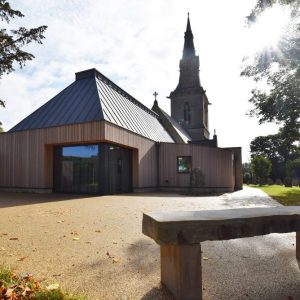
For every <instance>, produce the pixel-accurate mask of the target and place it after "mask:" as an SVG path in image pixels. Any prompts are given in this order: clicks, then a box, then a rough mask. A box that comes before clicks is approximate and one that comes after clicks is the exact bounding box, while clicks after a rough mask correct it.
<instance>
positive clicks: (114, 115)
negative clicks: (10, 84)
mask: <svg viewBox="0 0 300 300" xmlns="http://www.w3.org/2000/svg"><path fill="white" fill-rule="evenodd" d="M101 120H106V121H108V122H111V123H114V124H116V125H118V126H120V127H123V128H125V129H128V130H130V131H132V132H135V133H137V134H140V135H142V136H144V137H146V138H149V139H151V140H154V141H157V142H171V143H172V142H174V140H173V139H172V138H171V136H170V135H169V134H168V132H167V131H166V130H165V128H164V127H163V125H162V124H161V123H160V122H159V120H158V116H157V115H156V113H155V112H153V111H152V110H150V109H149V108H147V107H146V106H144V105H143V104H142V103H140V102H139V101H138V100H136V99H135V98H133V97H132V96H130V95H129V94H128V93H126V92H125V91H124V90H122V89H121V88H120V87H118V86H117V85H116V84H115V83H113V82H112V81H111V80H109V79H108V78H107V77H105V76H104V75H103V74H101V73H100V72H99V71H97V70H96V69H90V70H86V71H82V72H79V73H76V81H75V82H73V83H72V84H71V85H69V86H68V87H67V88H65V89H64V90H63V91H61V92H60V93H59V94H57V95H56V96H55V97H53V98H52V99H51V100H50V101H48V102H47V103H45V104H44V105H43V106H41V107H40V108H39V109H37V110H36V111H34V112H33V113H32V114H30V115H29V116H28V117H26V118H25V119H24V120H22V121H21V122H20V123H18V124H17V125H16V126H14V127H13V128H12V129H10V130H9V132H15V131H23V130H30V129H36V128H47V127H53V126H60V125H69V124H76V123H83V122H91V121H101Z"/></svg>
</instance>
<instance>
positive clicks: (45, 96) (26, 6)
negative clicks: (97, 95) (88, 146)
mask: <svg viewBox="0 0 300 300" xmlns="http://www.w3.org/2000/svg"><path fill="white" fill-rule="evenodd" d="M254 2H255V0H248V1H235V0H231V1H216V0H215V1H208V0H206V1H197V0H188V1H180V0H164V1H160V0H114V1H104V0H99V1H96V0H85V1H77V0H76V1H75V0H26V1H25V0H19V1H16V0H14V1H11V4H12V5H13V6H14V7H15V8H17V9H20V10H21V11H22V12H23V13H24V14H25V17H24V18H22V19H21V20H16V21H15V22H12V23H11V24H10V26H12V27H13V26H17V25H23V26H28V27H34V26H39V25H44V24H46V25H48V30H47V32H46V39H45V41H44V43H43V45H31V46H30V47H28V50H29V51H31V52H32V53H33V54H34V55H35V56H36V58H35V59H34V60H33V61H31V62H29V63H28V64H27V66H26V67H25V68H24V69H22V70H17V71H16V72H14V73H11V74H10V75H8V76H6V77H4V78H3V79H2V80H1V82H0V98H3V99H6V100H7V108H6V109H4V110H3V109H1V110H0V119H1V121H2V122H3V124H4V128H5V130H8V129H9V128H11V127H12V126H13V125H15V124H16V123H18V122H19V121H20V120H21V119H22V118H24V117H25V116H26V115H28V114H29V113H31V112H32V111H33V110H35V109H37V108H38V107H39V106H41V105H42V104H43V103H45V102H46V101H47V100H49V99H50V98H52V97H53V96H55V95H56V94H57V93H58V92H59V91H61V90H62V89H64V88H65V87H66V86H67V85H68V84H70V83H71V82H72V81H73V80H74V78H75V75H74V73H75V72H78V71H82V70H84V69H88V68H93V67H96V68H97V69H98V70H99V71H100V72H102V73H103V74H104V75H105V76H107V77H109V78H110V79H111V80H113V81H114V82H116V83H117V84H118V85H120V86H121V87H122V88H123V89H125V90H126V91H127V92H128V93H130V94H131V95H132V96H134V97H135V98H137V99H138V100H140V101H141V102H142V103H143V104H145V105H146V106H148V107H151V106H152V104H153V100H154V99H153V92H154V91H157V92H158V93H159V96H158V100H159V105H160V106H161V107H162V108H163V109H165V110H166V111H167V112H169V111H170V102H169V99H167V98H166V96H168V95H169V94H170V92H171V91H172V90H174V89H175V88H176V86H177V83H178V77H179V72H178V70H179V59H180V58H181V54H182V48H183V37H184V31H185V27H186V12H187V10H188V9H189V11H190V17H191V25H192V30H193V33H194V41H195V47H196V50H197V53H198V55H199V56H200V78H201V82H202V84H203V86H204V89H206V90H207V95H208V97H209V100H210V102H212V103H213V105H212V106H211V107H210V116H209V119H210V128H211V132H213V129H214V128H216V129H217V132H218V135H219V136H218V138H219V142H220V146H224V147H228V146H231V145H232V146H239V145H242V146H243V147H244V149H245V151H244V156H247V155H248V146H249V142H250V140H251V139H252V138H253V137H254V136H256V135H258V134H263V133H270V132H271V131H272V130H274V129H270V128H268V129H264V128H263V127H258V125H257V122H256V121H255V120H250V119H249V117H247V116H246V115H245V113H246V111H247V110H248V109H249V108H250V104H249V103H248V102H247V100H248V98H249V95H250V94H249V93H250V89H251V82H250V81H249V80H247V79H244V78H240V76H239V73H240V64H241V60H242V57H243V55H244V54H243V53H244V50H245V48H246V45H247V34H246V28H245V16H246V15H247V14H248V13H249V11H250V10H251V7H252V6H253V4H254ZM249 126H251V131H250V130H249V129H248V128H249ZM245 130H247V131H248V133H247V134H246V135H245ZM249 131H250V132H249Z"/></svg>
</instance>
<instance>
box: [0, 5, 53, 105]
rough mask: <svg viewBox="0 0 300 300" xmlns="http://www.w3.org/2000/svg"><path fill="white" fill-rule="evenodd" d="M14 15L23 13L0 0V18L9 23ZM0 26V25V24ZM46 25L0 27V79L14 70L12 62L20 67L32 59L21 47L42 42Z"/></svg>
mask: <svg viewBox="0 0 300 300" xmlns="http://www.w3.org/2000/svg"><path fill="white" fill-rule="evenodd" d="M15 17H19V18H22V17H24V15H23V14H22V13H21V12H20V11H19V10H15V9H13V8H12V7H11V6H10V4H9V2H8V1H6V0H0V20H1V21H2V22H3V21H4V22H6V23H9V22H10V21H11V19H14V18H15ZM1 27H2V26H1ZM46 29H47V26H39V27H37V28H31V29H27V28H25V27H19V28H17V29H14V30H7V29H5V28H0V79H1V78H2V76H3V75H4V74H9V73H10V72H12V71H14V63H17V64H18V65H19V67H20V68H22V67H24V66H25V63H26V61H29V60H32V59H33V58H34V55H33V54H31V53H29V52H26V51H24V50H23V49H22V48H23V47H24V46H26V45H28V44H30V43H31V42H37V43H39V44H41V43H42V39H44V38H45V37H44V35H43V33H44V32H45V30H46ZM0 106H2V107H5V102H4V100H2V99H0Z"/></svg>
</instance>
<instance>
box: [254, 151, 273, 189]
mask: <svg viewBox="0 0 300 300" xmlns="http://www.w3.org/2000/svg"><path fill="white" fill-rule="evenodd" d="M251 168H252V171H253V173H254V174H255V175H256V177H257V178H258V179H259V185H262V184H263V183H264V182H266V181H267V178H268V176H269V175H270V173H271V169H272V163H271V161H270V160H269V159H267V158H265V157H263V156H255V157H253V159H252V160H251Z"/></svg>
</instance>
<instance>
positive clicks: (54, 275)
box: [52, 274, 61, 277]
mask: <svg viewBox="0 0 300 300" xmlns="http://www.w3.org/2000/svg"><path fill="white" fill-rule="evenodd" d="M52 276H53V277H59V276H61V274H53V275H52Z"/></svg>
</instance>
